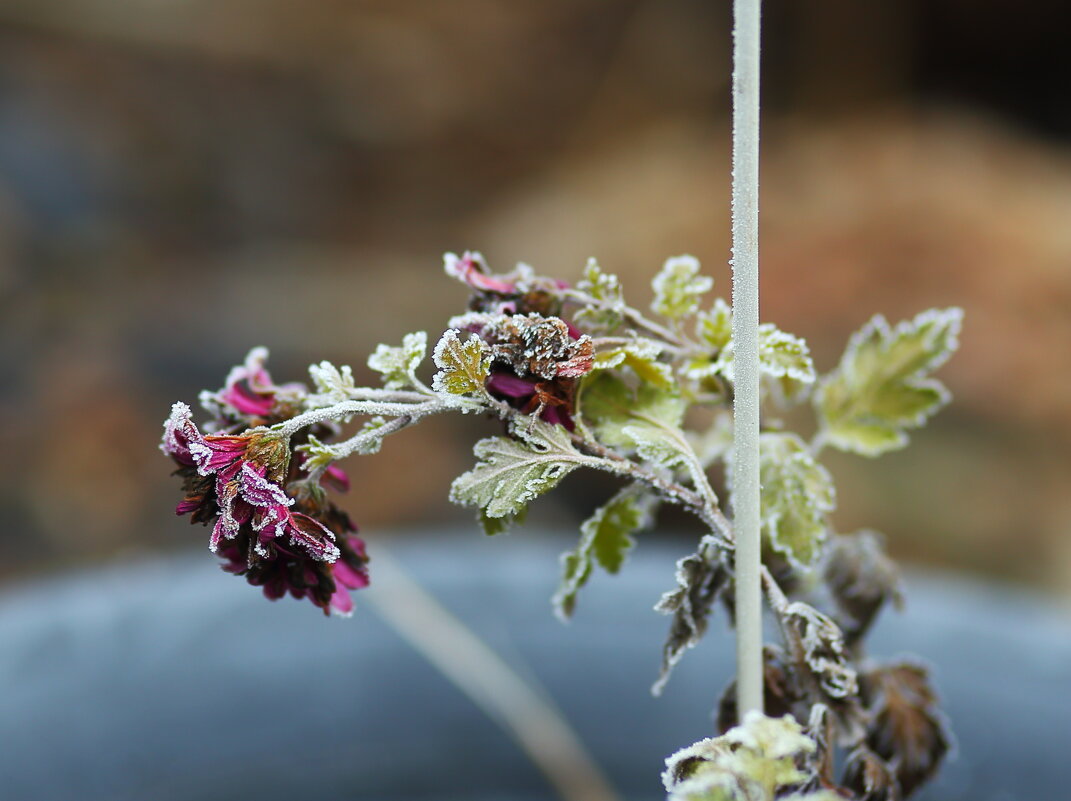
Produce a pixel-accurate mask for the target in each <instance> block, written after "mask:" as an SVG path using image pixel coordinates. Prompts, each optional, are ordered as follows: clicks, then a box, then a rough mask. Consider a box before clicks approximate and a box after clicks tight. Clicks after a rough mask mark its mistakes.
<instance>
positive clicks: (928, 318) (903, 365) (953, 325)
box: [814, 307, 963, 456]
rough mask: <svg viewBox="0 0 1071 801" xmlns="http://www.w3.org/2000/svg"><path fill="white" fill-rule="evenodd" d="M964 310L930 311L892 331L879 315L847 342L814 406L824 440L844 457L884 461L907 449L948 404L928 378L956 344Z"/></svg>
mask: <svg viewBox="0 0 1071 801" xmlns="http://www.w3.org/2000/svg"><path fill="white" fill-rule="evenodd" d="M962 323H963V310H962V309H958V308H955V307H953V308H949V309H943V310H938V309H930V310H929V311H925V312H922V313H921V314H919V315H917V316H916V317H915V318H914V319H912V320H904V321H903V322H901V323H900V324H899V325H897V326H896V327H895V328H890V327H889V324H888V323H887V322H886V321H885V318H884V317H882V316H881V315H877V316H875V317H874V318H872V319H871V320H870V322H868V323H867V324H866V325H865V326H863V328H862V329H861V330H859V331H858V332H856V333H855V334H854V335H853V336H852V338H851V340H850V341H849V343H848V348H847V350H845V352H844V356H843V357H842V358H841V361H840V365H839V366H838V367H837V369H836V370H834V371H833V372H832V373H830V374H829V375H828V376H826V377H825V378H824V379H823V380H822V382H821V383H820V384H819V387H818V391H817V392H816V393H815V397H814V404H815V409H816V411H817V412H818V417H819V421H820V423H821V426H822V433H821V436H822V438H823V439H824V440H825V441H826V442H828V443H829V444H831V445H833V446H834V447H835V448H839V449H840V450H843V451H849V452H852V453H858V454H860V455H863V456H878V455H880V454H882V453H885V452H887V451H891V450H896V449H898V448H902V447H904V446H905V445H906V444H907V442H908V436H907V432H908V430H910V429H913V428H919V427H920V426H922V425H924V424H925V423H926V421H927V420H928V419H929V418H930V417H932V416H933V415H934V414H935V413H936V412H937V411H938V410H939V409H940V408H941V407H942V406H944V405H945V404H946V403H947V402H948V400H949V398H950V395H949V392H948V390H947V389H946V388H945V387H944V385H943V384H941V382H939V381H937V380H936V379H934V378H931V377H930V376H929V374H930V373H931V372H933V371H934V370H936V369H937V368H938V367H940V366H941V365H942V364H944V363H945V361H947V360H948V358H949V356H951V355H952V353H953V352H955V350H956V347H957V346H958V337H959V331H960V328H961V326H962Z"/></svg>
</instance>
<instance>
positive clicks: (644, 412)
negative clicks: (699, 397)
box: [580, 372, 691, 462]
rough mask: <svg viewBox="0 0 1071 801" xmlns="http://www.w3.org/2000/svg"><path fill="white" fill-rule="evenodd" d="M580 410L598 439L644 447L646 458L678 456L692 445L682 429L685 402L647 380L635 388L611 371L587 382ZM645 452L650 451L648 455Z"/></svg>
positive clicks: (615, 443) (607, 443) (629, 446)
mask: <svg viewBox="0 0 1071 801" xmlns="http://www.w3.org/2000/svg"><path fill="white" fill-rule="evenodd" d="M580 408H581V410H582V413H583V416H584V419H585V421H587V423H588V424H589V425H590V426H591V427H593V428H594V430H595V433H596V436H597V438H598V439H599V441H600V442H602V443H603V444H604V445H609V446H610V447H625V448H633V447H634V448H637V450H640V449H642V451H643V452H642V453H641V455H643V456H644V458H653V459H654V460H656V461H659V462H661V461H662V459H663V457H664V458H665V459H667V460H668V461H674V460H676V459H678V457H679V456H680V454H681V450H682V449H684V453H686V454H690V453H691V448H690V447H689V446H688V443H687V440H685V439H684V436H683V434H682V433H681V431H680V425H681V421H682V420H683V419H684V410H685V402H684V400H683V399H682V398H681V396H680V395H679V394H677V393H676V392H674V391H672V390H665V389H661V388H659V387H657V386H653V385H651V384H648V383H643V384H640V386H639V387H638V388H637V389H635V390H634V389H632V388H631V387H630V386H629V385H628V384H626V383H625V382H624V381H622V380H621V379H620V378H618V377H617V376H615V375H613V374H612V373H606V372H604V373H601V374H598V375H595V376H593V377H592V378H590V379H588V380H587V381H586V382H585V383H584V387H583V391H582V395H581V407H580ZM646 454H651V457H647V456H646Z"/></svg>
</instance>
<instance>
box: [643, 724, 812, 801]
mask: <svg viewBox="0 0 1071 801" xmlns="http://www.w3.org/2000/svg"><path fill="white" fill-rule="evenodd" d="M815 748H816V745H815V743H814V741H813V740H811V739H810V738H809V737H807V736H806V735H805V734H804V733H803V729H802V727H801V726H800V725H799V724H798V723H796V721H795V720H793V719H792V717H791V716H790V715H786V716H785V717H783V718H768V717H766V716H764V715H762V714H761V713H759V712H749V713H748V714H747V715H746V716H745V718H744V723H743V724H742V725H740V726H736V727H735V728H732V729H730V730H729V731H727V732H726V733H725V734H723V735H722V736H721V737H714V738H710V739H706V740H700V741H699V742H698V743H695V744H694V745H692V746H689V747H688V748H684V749H682V750H680V751H678V752H677V753H675V754H673V755H672V756H671V757H669V758H668V759H667V760H666V771H665V773H663V774H662V782H663V784H664V785H665V787H666V790H667V792H668V793H669V795H668V797H667V801H773V799H774V798H775V797H776V796H778V795H779V793H782V792H783V791H784V790H786V789H789V788H791V787H792V786H793V785H798V784H800V783H801V782H804V781H806V780H807V778H808V777H807V775H806V774H805V773H803V772H802V771H800V770H799V768H798V767H797V763H798V762H800V761H802V760H803V759H805V758H806V757H807V756H808V755H810V754H813V753H814V751H815ZM819 798H820V796H819Z"/></svg>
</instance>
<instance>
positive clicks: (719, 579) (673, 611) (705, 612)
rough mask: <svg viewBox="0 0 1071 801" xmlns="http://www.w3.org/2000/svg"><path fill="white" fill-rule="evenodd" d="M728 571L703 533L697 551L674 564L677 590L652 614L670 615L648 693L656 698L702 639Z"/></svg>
mask: <svg viewBox="0 0 1071 801" xmlns="http://www.w3.org/2000/svg"><path fill="white" fill-rule="evenodd" d="M728 581H729V570H728V568H727V567H726V566H725V561H724V554H723V553H722V551H721V548H720V547H719V544H718V541H717V540H716V539H715V538H714V537H713V536H711V535H710V534H707V535H706V536H704V537H703V539H702V540H700V542H699V549H698V550H697V551H696V552H695V553H694V554H692V555H691V556H686V557H684V558H683V559H680V560H678V562H677V587H676V589H673V590H670V591H669V592H667V593H665V594H664V595H663V596H662V598H661V599H660V600H659V601H658V603H657V604H656V605H655V611H656V612H661V613H662V614H666V615H673V621H672V622H671V623H670V626H669V636H668V637H667V638H666V644H665V645H664V646H663V647H662V670H661V671H660V672H659V675H658V681H656V682H655V683H654V686H653V687H651V692H652V693H654V694H655V695H658V694H659V693H661V692H662V688H663V687H665V686H666V682H667V681H669V674H670V672H671V671H672V670H673V668H674V666H675V665H676V664H677V663H678V662H679V661H680V660H681V657H682V656H684V652H685V651H686V650H688V649H689V648H694V647H695V645H696V644H697V643H698V642H699V640H700V639H702V637H703V635H704V634H705V633H706V630H707V620H708V618H709V617H710V611H711V609H712V608H713V606H714V602H715V601H716V600H718V597H719V596H720V595H721V594H722V592H724V591H725V589H726V586H727V584H728Z"/></svg>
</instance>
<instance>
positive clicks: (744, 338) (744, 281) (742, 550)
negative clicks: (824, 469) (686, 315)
mask: <svg viewBox="0 0 1071 801" xmlns="http://www.w3.org/2000/svg"><path fill="white" fill-rule="evenodd" d="M759 8H760V2H759V0H733V259H732V265H733V333H732V338H733V349H734V352H735V354H736V357H735V358H736V361H735V364H734V367H733V370H734V389H735V392H734V400H733V476H732V478H733V483H732V486H733V494H732V509H733V518H734V524H733V528H734V530H735V533H736V571H735V572H736V638H737V639H736V687H737V708H738V710H739V714H740V719H741V720H742V719H743V717H744V714H745V713H746V712H748V711H750V710H758V711H759V712H761V711H762V708H763V665H762V588H761V586H760V581H759V570H760V567H761V543H760V539H759V524H760V508H759V500H760V499H759V489H760V488H759V348H758V339H759V337H758V327H759V27H760V25H759V19H760V16H759Z"/></svg>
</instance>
